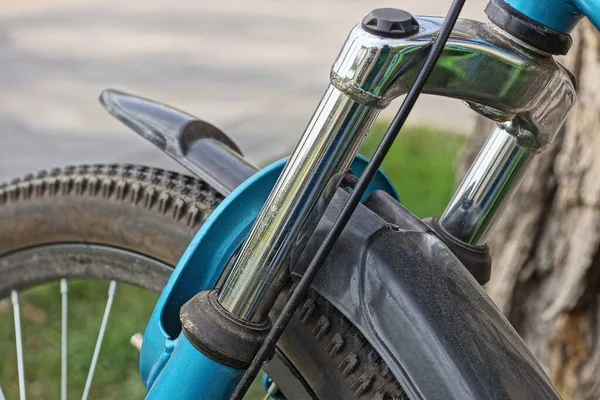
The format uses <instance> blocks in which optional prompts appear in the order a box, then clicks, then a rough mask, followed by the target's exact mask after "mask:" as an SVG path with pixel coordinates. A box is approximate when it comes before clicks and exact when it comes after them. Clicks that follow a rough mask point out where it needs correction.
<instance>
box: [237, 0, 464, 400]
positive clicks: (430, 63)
mask: <svg viewBox="0 0 600 400" xmlns="http://www.w3.org/2000/svg"><path fill="white" fill-rule="evenodd" d="M464 4H465V0H454V1H453V2H452V5H451V6H450V10H449V11H448V15H446V18H445V20H444V22H443V23H442V26H441V28H440V32H439V33H438V35H437V36H436V38H435V39H434V40H433V42H432V43H431V44H430V45H429V46H430V49H431V50H430V51H429V54H428V55H427V58H426V59H425V63H424V64H423V68H421V71H420V72H419V75H418V76H417V79H415V81H414V83H413V84H412V86H411V88H410V90H409V91H408V94H407V95H406V98H405V99H404V101H403V102H402V105H401V106H400V109H399V110H398V112H397V113H396V116H395V117H394V119H393V121H392V123H391V124H390V126H389V127H388V129H387V131H386V133H385V135H384V137H383V139H382V140H381V143H379V146H378V147H377V150H375V153H374V154H373V157H372V158H371V160H370V161H369V163H368V164H367V166H366V168H365V170H364V172H363V174H362V175H361V177H360V179H359V180H358V183H357V184H356V187H355V188H354V190H353V191H352V194H351V195H350V198H349V199H348V201H347V202H346V204H345V205H344V208H343V209H342V212H341V213H340V215H339V216H338V218H337V219H336V221H335V223H334V224H333V227H332V228H331V230H330V231H329V233H328V234H327V236H326V237H325V240H324V241H323V243H322V244H321V246H320V247H319V249H318V250H317V253H316V254H315V257H314V258H313V259H312V261H311V263H310V265H309V266H308V268H307V269H306V272H304V275H302V278H301V279H300V281H298V284H297V285H296V288H295V289H294V291H293V292H292V295H291V296H290V298H289V300H288V301H287V303H286V304H285V306H284V307H283V310H282V311H281V314H279V317H278V318H277V320H276V321H275V324H273V328H272V329H271V331H270V332H269V334H268V336H267V338H266V339H265V342H264V343H263V345H262V346H261V347H260V349H259V350H258V353H257V354H256V357H254V360H252V363H251V364H250V367H248V369H247V370H246V372H245V373H244V376H243V377H242V380H241V381H240V383H239V384H238V386H237V387H236V388H235V391H234V392H233V394H232V395H231V400H242V398H243V397H244V395H245V394H246V391H247V390H248V388H249V387H250V385H251V384H252V382H253V381H254V379H255V378H256V375H257V374H258V372H259V371H260V368H261V367H262V365H263V363H264V362H265V361H266V360H267V359H268V357H269V356H270V355H271V354H272V352H273V350H274V349H275V346H276V344H277V341H278V340H279V337H280V336H281V334H282V333H283V330H284V329H285V327H286V326H287V324H288V322H289V321H290V319H291V318H292V315H293V314H294V312H295V311H296V309H297V308H298V306H299V305H300V302H301V301H302V300H303V299H304V296H305V295H306V292H307V291H308V289H309V288H310V285H311V283H312V281H313V279H314V277H315V276H316V274H317V272H318V271H319V269H320V268H321V266H322V265H323V263H324V262H325V259H326V258H327V256H328V255H329V253H330V251H331V249H332V248H333V246H334V245H335V242H336V241H337V238H338V237H339V236H340V234H341V233H342V231H343V230H344V228H345V227H346V224H347V223H348V221H349V220H350V217H352V214H353V213H354V210H355V209H356V207H357V206H358V204H359V203H360V200H361V198H362V196H363V194H364V193H365V191H366V190H367V188H368V186H369V183H371V180H372V179H373V177H374V176H375V174H376V173H377V170H378V169H379V167H380V165H381V162H382V161H383V159H384V158H385V156H386V154H387V153H388V151H389V150H390V147H391V146H392V144H393V143H394V140H395V139H396V137H397V136H398V133H399V132H400V130H401V129H402V126H403V125H404V123H405V122H406V118H407V117H408V115H409V114H410V112H411V110H412V109H413V107H414V105H415V103H416V101H417V98H418V97H419V95H420V94H421V92H422V91H423V87H424V86H425V83H426V82H427V78H429V75H431V72H432V71H433V68H434V67H435V64H436V63H437V61H438V59H439V58H440V55H441V54H442V51H443V50H444V46H445V44H446V42H447V41H448V38H449V37H450V34H451V33H452V29H453V28H454V25H455V24H456V21H457V20H458V16H459V15H460V12H461V10H462V8H463V5H464Z"/></svg>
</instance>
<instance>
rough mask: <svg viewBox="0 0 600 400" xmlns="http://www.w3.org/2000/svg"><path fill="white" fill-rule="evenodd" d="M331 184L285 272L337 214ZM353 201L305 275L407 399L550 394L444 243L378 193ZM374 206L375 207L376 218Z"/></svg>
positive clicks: (340, 197)
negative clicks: (323, 256) (313, 270)
mask: <svg viewBox="0 0 600 400" xmlns="http://www.w3.org/2000/svg"><path fill="white" fill-rule="evenodd" d="M345 197H346V195H345V193H343V192H342V191H338V194H337V195H336V197H335V199H334V201H333V202H332V204H331V206H330V207H329V209H328V211H327V213H326V215H325V216H324V217H323V219H322V220H321V222H320V224H319V226H318V228H317V232H316V234H315V235H314V238H313V239H312V240H311V242H310V243H309V244H308V246H307V248H306V250H305V252H304V254H303V255H302V257H301V258H300V262H299V263H298V264H297V265H296V267H295V269H294V272H295V273H296V274H302V272H303V270H304V268H306V266H307V265H308V263H309V262H310V257H311V255H312V254H315V251H316V248H317V247H318V246H319V245H320V243H322V241H323V238H324V236H325V234H326V233H327V232H328V231H329V229H330V228H331V225H332V224H333V222H334V221H335V218H336V217H337V215H338V214H339V212H340V211H341V208H342V206H343V203H344V202H345V199H344V198H345ZM366 204H367V205H368V206H369V207H371V209H370V208H368V207H367V206H360V207H359V208H358V209H357V210H356V212H355V214H354V215H353V217H352V219H351V221H350V223H349V224H348V226H347V227H346V229H345V230H344V233H343V234H342V236H341V237H340V238H339V240H338V242H337V245H336V246H335V248H334V250H333V252H332V253H331V254H330V256H329V257H328V261H327V263H326V265H325V266H324V267H323V269H322V270H321V271H319V274H318V276H317V277H316V279H315V281H314V284H313V286H314V288H315V290H316V291H317V292H318V293H319V294H320V295H322V296H323V297H324V298H325V299H327V300H328V301H329V302H331V303H332V304H333V305H334V306H335V307H336V308H338V309H339V310H340V311H341V312H342V313H343V314H344V315H345V316H346V317H347V318H348V319H349V320H350V321H351V322H352V323H353V324H354V325H355V326H356V327H357V328H358V329H359V330H360V331H361V332H362V334H363V335H364V336H365V337H366V339H367V340H368V341H369V342H370V343H371V344H372V346H373V347H374V348H375V349H376V350H377V352H378V353H379V355H380V356H381V357H382V358H383V359H384V360H385V362H386V363H387V365H388V367H389V368H390V369H391V370H392V372H393V373H394V375H395V376H396V377H397V378H398V380H399V381H400V383H401V384H402V385H403V387H404V389H405V390H406V392H407V394H408V395H409V397H410V398H411V399H528V400H529V399H553V398H559V396H558V394H557V393H556V391H555V390H554V388H553V387H552V384H551V383H550V381H549V379H548V377H547V376H546V374H545V373H544V371H543V370H542V368H541V367H540V365H539V364H538V363H537V361H536V360H535V359H534V357H533V356H532V354H531V353H530V352H529V350H528V349H527V347H526V346H525V343H523V341H522V340H521V338H520V337H519V335H518V334H517V332H516V331H515V330H514V329H513V327H512V326H511V325H510V323H509V322H508V320H507V319H506V318H505V317H504V316H503V315H502V314H501V313H500V311H499V310H498V308H497V307H496V306H495V305H494V303H493V302H492V300H491V299H490V298H489V297H488V296H487V294H486V293H485V292H484V290H483V289H482V288H481V286H480V285H479V284H478V283H477V281H475V279H474V278H473V277H472V276H471V274H470V273H469V272H468V271H467V269H466V268H465V267H464V266H463V265H462V264H461V263H460V262H459V261H458V259H457V258H456V257H455V256H454V255H453V254H452V253H451V252H450V251H449V250H448V248H447V247H446V245H445V244H444V243H442V241H441V240H440V239H439V238H438V237H437V236H436V234H435V233H434V232H432V231H431V230H430V228H429V227H428V226H427V225H426V224H425V223H423V222H422V221H421V220H419V219H418V218H416V217H415V216H413V215H412V214H411V213H410V212H408V211H407V210H406V209H404V208H403V207H402V206H401V205H400V204H398V203H397V202H396V201H395V200H394V199H392V198H391V197H390V196H389V195H387V194H386V193H384V192H376V193H374V194H373V195H372V197H371V198H370V199H369V200H368V201H367V203H366ZM376 212H379V214H380V215H378V214H377V213H376Z"/></svg>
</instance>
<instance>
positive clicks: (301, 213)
mask: <svg viewBox="0 0 600 400" xmlns="http://www.w3.org/2000/svg"><path fill="white" fill-rule="evenodd" d="M378 114H379V110H378V109H376V108H373V107H369V106H366V105H363V104H360V103H358V102H356V101H354V100H353V99H351V98H350V97H348V96H347V95H345V94H344V93H342V92H341V91H339V90H338V89H337V88H335V87H334V86H329V88H328V89H327V92H326V93H325V95H324V96H323V99H322V100H321V103H320V105H319V107H318V109H317V111H316V112H315V114H314V116H313V118H312V120H311V122H310V123H309V125H308V127H307V129H306V132H305V133H304V135H303V136H302V140H301V141H300V143H299V144H298V146H297V147H296V149H295V150H294V152H293V153H292V155H291V157H290V159H289V161H288V163H287V165H286V167H285V169H284V170H283V172H282V174H281V177H280V179H279V180H278V181H277V183H276V184H275V187H274V188H273V190H272V192H271V194H270V196H269V198H268V200H267V202H266V203H265V205H264V207H263V209H262V211H261V213H260V214H259V216H258V218H257V220H256V223H255V224H254V226H253V228H252V231H251V232H250V234H249V236H248V239H247V240H246V242H245V243H244V246H243V247H242V249H241V251H240V254H239V256H238V258H237V260H236V262H235V265H234V267H233V269H232V272H231V274H230V275H229V277H228V278H227V280H226V282H225V283H224V285H223V287H222V288H221V290H220V292H219V296H218V301H219V303H220V304H221V305H222V306H223V307H224V308H225V309H226V310H228V311H229V312H230V313H232V314H233V315H235V316H236V317H239V318H242V319H244V320H248V321H254V322H258V321H261V320H263V319H264V318H265V316H266V315H267V313H268V312H269V310H270V308H271V306H272V305H273V302H274V301H275V297H274V296H277V294H278V293H279V288H280V287H281V285H282V284H283V282H282V280H283V278H285V275H286V272H287V268H286V267H285V262H286V259H287V257H288V255H289V252H290V249H291V248H292V246H294V245H298V242H302V241H303V240H304V239H305V238H306V237H307V236H308V235H310V233H312V232H311V229H310V227H311V226H312V227H314V222H316V221H317V220H318V218H319V217H320V216H321V215H322V213H323V211H324V210H325V207H326V206H327V204H328V203H329V201H330V200H331V197H332V196H333V194H334V192H335V190H336V188H337V187H338V186H339V184H340V182H341V180H342V178H343V176H344V173H345V172H346V170H347V169H348V167H349V166H350V163H351V162H352V160H353V159H354V156H355V155H356V153H357V151H358V146H359V145H360V142H361V141H362V139H363V137H364V136H365V134H366V133H367V132H368V130H369V129H370V127H371V125H372V123H373V121H374V120H375V118H376V117H377V115H378ZM309 216H310V221H308V219H309Z"/></svg>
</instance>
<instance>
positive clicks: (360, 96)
mask: <svg viewBox="0 0 600 400" xmlns="http://www.w3.org/2000/svg"><path fill="white" fill-rule="evenodd" d="M417 20H418V23H419V26H420V29H419V32H418V33H417V34H415V35H413V36H411V37H407V38H402V39H392V38H382V37H378V36H375V35H373V34H371V33H368V32H366V31H364V30H363V29H362V27H361V26H360V25H357V26H356V27H355V28H354V29H353V30H352V31H351V32H350V34H349V36H348V38H347V39H346V42H345V44H344V46H343V48H342V50H341V52H340V54H339V55H338V57H337V59H336V61H335V63H334V65H333V68H332V71H331V83H332V86H333V87H330V88H329V89H328V90H327V92H326V94H325V96H324V98H323V100H322V101H321V104H320V105H319V108H318V110H317V112H316V113H315V115H314V116H313V119H312V121H311V122H310V124H309V126H308V128H307V129H306V131H305V133H304V135H303V136H302V138H301V140H300V143H299V144H298V146H297V147H296V149H295V150H294V153H293V155H292V157H291V159H290V162H289V163H288V165H287V166H286V169H285V170H284V172H283V174H282V175H281V177H280V179H279V181H278V182H277V184H276V185H275V188H274V189H273V191H272V192H271V195H270V196H269V199H268V200H267V202H266V204H265V206H264V207H263V209H262V211H261V213H260V215H259V217H258V218H257V220H256V222H255V224H254V226H253V228H252V230H251V232H250V235H249V237H248V239H247V240H246V242H245V243H244V245H243V247H242V250H241V252H240V255H239V257H238V258H237V260H236V261H235V264H234V267H233V269H232V272H231V274H230V275H229V277H228V278H227V279H226V281H225V283H224V285H223V286H222V288H221V290H220V293H219V302H220V303H221V304H222V305H223V307H225V308H226V309H227V310H229V311H230V312H231V313H233V314H234V315H236V316H238V317H240V318H243V319H247V320H252V321H258V320H260V319H261V318H263V317H264V316H265V315H266V314H267V312H268V310H269V309H270V307H271V305H272V303H273V301H274V299H275V297H276V295H277V293H278V291H279V288H280V286H281V284H282V280H283V279H284V277H285V276H286V270H287V266H288V265H289V261H290V259H289V258H288V257H289V256H290V255H292V254H291V251H292V249H293V251H294V252H295V253H300V252H301V250H302V249H303V246H302V244H303V243H304V242H305V240H306V238H307V237H308V236H310V234H311V233H312V229H313V228H314V222H315V221H317V220H318V219H319V217H320V216H321V215H322V211H323V210H324V209H325V207H326V206H327V204H328V202H329V200H330V199H331V195H332V193H333V190H334V189H335V187H336V186H337V185H338V184H339V182H340V179H341V177H342V176H341V172H343V171H344V170H345V168H347V166H348V165H349V162H350V160H351V159H352V157H353V156H354V154H355V152H356V149H357V147H358V144H359V143H360V139H361V138H362V137H363V136H364V134H365V133H366V132H367V130H368V129H369V127H370V125H371V123H372V120H373V119H374V117H375V116H376V115H377V111H376V110H379V109H382V108H384V107H386V106H387V105H388V104H389V103H390V101H391V100H392V99H394V98H396V97H398V96H400V95H403V94H406V93H407V91H408V90H409V88H410V86H411V84H412V83H413V82H414V80H415V78H416V76H417V74H418V73H419V71H420V69H421V67H422V65H423V62H424V60H425V58H426V56H427V52H428V50H429V48H430V45H431V42H432V40H433V39H434V38H435V37H436V36H437V35H438V33H439V30H440V27H441V24H442V22H443V20H442V19H441V18H425V17H420V18H417ZM334 87H335V88H334ZM424 93H429V94H434V95H441V96H447V97H453V98H457V99H461V100H464V101H465V102H466V103H467V104H468V105H469V106H470V107H471V108H472V109H474V110H475V111H477V112H478V113H480V114H482V115H484V116H486V117H489V118H492V119H493V120H495V121H499V122H504V121H509V122H508V123H507V124H506V125H505V126H506V127H510V130H511V133H512V134H513V135H514V138H513V137H510V140H508V139H509V138H506V137H505V136H503V135H504V134H505V132H503V131H502V130H500V131H496V132H495V133H494V136H493V138H492V139H490V140H491V141H490V142H489V143H488V146H489V147H490V148H489V150H486V151H489V153H486V154H483V155H482V156H481V157H480V159H479V161H478V162H479V164H478V165H477V166H476V167H474V169H473V170H472V172H471V173H470V174H471V175H469V177H468V178H469V179H468V180H466V181H465V186H461V188H460V189H459V192H458V193H457V195H456V197H455V201H454V202H453V203H452V204H451V206H450V207H449V210H448V212H447V213H446V214H445V221H446V225H447V229H449V230H450V231H451V233H453V234H456V235H457V237H460V238H465V240H466V241H468V242H472V243H480V242H481V241H482V240H484V239H485V234H486V232H487V231H488V230H489V227H490V226H491V224H492V222H493V221H494V219H495V217H496V215H497V213H498V211H499V209H500V208H501V205H502V204H504V201H505V199H506V198H507V197H508V196H509V195H510V194H511V193H512V191H513V190H514V188H515V187H516V184H517V183H518V180H519V177H520V174H522V171H523V170H524V169H525V167H526V165H527V164H528V160H529V158H530V157H532V153H534V152H535V151H537V150H539V149H542V148H543V147H544V146H546V145H547V144H548V143H549V142H550V141H551V140H552V139H553V137H554V135H555V134H556V132H557V131H558V129H559V128H560V126H561V125H562V123H563V122H564V119H565V118H566V116H567V113H568V111H569V110H570V108H571V107H572V105H573V104H574V102H575V97H576V96H575V88H574V85H573V82H572V80H571V77H570V75H569V73H568V72H567V71H566V70H565V69H564V68H563V67H561V66H560V65H559V64H557V63H556V62H555V61H554V60H553V59H552V57H551V56H549V55H548V54H545V53H540V52H539V51H536V50H535V49H533V48H531V47H528V46H527V45H526V44H524V43H522V42H520V41H518V40H516V39H515V38H513V37H511V36H510V35H508V34H506V33H505V32H503V31H501V30H500V29H499V28H497V27H496V26H495V25H493V24H485V23H481V22H476V21H471V20H459V22H458V23H457V24H456V27H455V29H454V31H453V33H452V35H451V38H450V39H449V40H448V42H447V43H446V45H445V47H444V51H443V53H442V55H441V57H440V59H439V61H438V63H437V64H436V67H435V68H434V70H433V72H432V74H431V76H430V78H429V79H428V81H427V84H426V85H425V88H424ZM468 201H472V203H468ZM460 212H463V213H465V214H468V215H465V216H464V218H470V220H469V221H467V222H465V220H464V218H463V217H461V218H459V219H456V218H458V214H457V213H460ZM461 224H462V225H461ZM291 260H292V261H293V255H292V257H291Z"/></svg>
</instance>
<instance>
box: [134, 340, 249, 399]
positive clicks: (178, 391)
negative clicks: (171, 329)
mask: <svg viewBox="0 0 600 400" xmlns="http://www.w3.org/2000/svg"><path fill="white" fill-rule="evenodd" d="M243 375H244V370H243V369H236V368H231V367H227V366H225V365H221V364H219V363H218V362H216V361H213V360H212V359H210V358H208V357H207V356H205V355H204V354H202V353H201V352H199V351H198V350H196V348H195V347H194V346H193V345H192V344H191V343H190V342H189V341H188V340H187V338H186V337H185V335H181V337H180V338H179V339H177V340H176V344H175V349H174V350H173V353H172V354H171V357H170V358H169V361H168V362H167V363H166V365H165V366H164V368H163V370H162V372H161V373H160V374H159V376H158V377H157V379H156V382H155V384H154V385H153V386H152V389H151V390H150V392H149V393H148V395H147V396H146V399H147V400H166V399H190V400H191V399H194V400H215V399H228V398H229V397H230V396H231V394H232V393H233V390H234V389H235V387H236V386H237V384H238V382H239V381H240V379H242V376H243Z"/></svg>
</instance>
